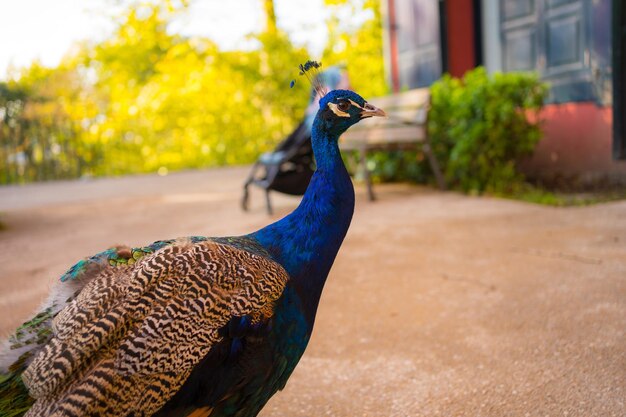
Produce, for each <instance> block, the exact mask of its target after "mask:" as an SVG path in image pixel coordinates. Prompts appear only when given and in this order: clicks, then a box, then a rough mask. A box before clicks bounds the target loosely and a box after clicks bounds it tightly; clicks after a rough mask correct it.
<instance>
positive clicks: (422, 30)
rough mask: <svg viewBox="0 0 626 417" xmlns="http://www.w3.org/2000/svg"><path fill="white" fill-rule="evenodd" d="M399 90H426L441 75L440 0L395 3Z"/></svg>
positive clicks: (414, 0) (398, 1) (401, 0)
mask: <svg viewBox="0 0 626 417" xmlns="http://www.w3.org/2000/svg"><path fill="white" fill-rule="evenodd" d="M396 24H397V28H396V34H397V39H398V51H399V54H398V55H399V56H398V66H399V76H400V88H403V89H405V88H408V89H410V88H417V87H425V86H429V85H430V84H432V83H433V82H434V81H436V80H437V79H439V77H441V74H442V64H441V36H440V31H439V0H396Z"/></svg>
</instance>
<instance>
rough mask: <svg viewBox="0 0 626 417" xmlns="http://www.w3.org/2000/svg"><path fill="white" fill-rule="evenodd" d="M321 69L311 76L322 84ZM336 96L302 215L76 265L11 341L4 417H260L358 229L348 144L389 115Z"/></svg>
mask: <svg viewBox="0 0 626 417" xmlns="http://www.w3.org/2000/svg"><path fill="white" fill-rule="evenodd" d="M317 67H319V64H318V63H315V62H312V61H309V62H307V63H306V64H305V65H303V66H301V70H302V73H304V74H305V75H307V76H309V78H310V79H313V81H315V77H314V76H312V75H311V74H312V72H311V71H314V70H315V69H316V68H317ZM318 87H319V85H318ZM324 93H325V95H324V96H323V97H322V99H321V100H320V109H319V111H318V112H317V115H316V117H315V120H314V123H313V129H312V144H313V150H314V154H315V158H316V161H317V169H316V172H315V174H314V175H313V177H312V179H311V182H310V184H309V187H308V189H307V191H306V193H305V195H304V197H303V199H302V201H301V203H300V205H299V206H298V207H297V208H296V209H295V210H294V211H293V212H292V213H291V214H289V215H288V216H286V217H285V218H283V219H281V220H279V221H277V222H275V223H273V224H270V225H269V226H267V227H264V228H262V229H260V230H258V231H256V232H254V233H251V234H249V235H245V236H237V237H220V238H208V237H199V236H194V237H187V238H180V239H172V240H163V241H158V242H155V243H153V244H151V245H148V246H145V247H140V248H130V247H125V246H120V247H115V248H111V249H108V250H106V251H104V252H101V253H99V254H96V255H94V256H92V257H90V258H87V259H84V260H81V261H80V262H78V263H77V264H76V265H74V266H73V267H72V268H70V269H69V270H68V271H67V273H65V274H64V275H63V276H62V277H61V282H60V283H59V284H58V285H57V286H56V287H54V288H53V291H52V293H51V295H50V297H49V299H48V301H47V302H46V304H45V306H44V308H43V309H42V311H41V312H40V313H39V314H37V315H36V316H35V317H33V318H32V319H31V320H30V321H28V322H26V323H24V324H23V325H22V326H20V327H19V328H18V329H17V330H16V331H15V333H14V334H13V335H12V336H11V337H10V338H9V340H8V347H7V349H6V352H5V353H4V355H3V357H2V358H0V415H1V416H6V417H14V416H22V415H26V416H31V417H32V416H58V417H61V416H63V417H70V416H72V417H73V416H160V417H167V416H189V417H208V416H211V417H218V416H219V417H222V416H223V417H226V416H233V417H235V416H236V417H245V416H256V415H257V414H258V413H259V411H260V410H261V408H262V407H263V406H264V405H265V403H266V402H267V401H268V400H269V399H270V397H271V396H272V395H274V394H275V393H276V392H277V391H278V390H281V389H282V388H283V387H284V386H285V384H286V383H287V379H288V378H289V376H290V375H291V373H292V372H293V370H294V368H295V366H296V364H297V363H298V361H299V359H300V358H301V356H302V354H303V353H304V350H305V348H306V346H307V343H308V342H309V339H310V337H311V332H312V331H313V324H314V321H315V315H316V311H317V307H318V303H319V299H320V295H321V292H322V288H323V286H324V283H325V281H326V278H327V276H328V273H329V271H330V268H331V266H332V264H333V262H334V260H335V257H336V255H337V252H338V251H339V248H340V246H341V243H342V241H343V239H344V237H345V235H346V232H347V231H348V227H349V225H350V221H351V219H352V214H353V211H354V189H353V186H352V182H351V180H350V177H349V175H348V172H347V171H346V168H345V166H344V164H343V162H342V159H341V155H340V153H339V147H338V143H337V142H338V139H339V136H340V135H341V134H342V133H343V132H344V131H345V130H346V129H348V128H349V127H350V126H351V125H353V124H355V123H357V122H359V120H361V119H364V118H367V117H371V116H384V112H383V111H382V110H380V109H378V108H376V107H374V106H372V105H370V104H368V103H367V102H366V101H365V100H364V99H363V98H362V97H361V96H359V95H358V94H356V93H354V92H352V91H347V90H334V91H331V92H327V93H326V92H324Z"/></svg>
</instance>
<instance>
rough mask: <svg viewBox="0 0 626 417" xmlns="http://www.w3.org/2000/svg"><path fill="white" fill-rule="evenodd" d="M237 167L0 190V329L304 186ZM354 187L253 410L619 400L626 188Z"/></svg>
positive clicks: (462, 407) (242, 226) (363, 410)
mask: <svg viewBox="0 0 626 417" xmlns="http://www.w3.org/2000/svg"><path fill="white" fill-rule="evenodd" d="M246 173H247V168H234V169H221V170H212V171H202V172H188V173H179V174H173V175H169V176H167V177H156V176H141V177H130V178H122V179H105V180H95V181H87V182H60V183H54V184H43V185H31V186H27V187H4V188H0V212H1V214H0V219H1V220H2V222H3V223H4V224H5V225H6V230H4V231H2V232H0V332H2V334H6V333H7V332H9V331H10V330H11V329H13V328H14V327H15V326H16V325H17V324H19V323H20V322H21V321H22V320H23V319H25V318H26V317H27V316H28V315H29V313H30V312H31V311H32V310H33V309H34V308H35V307H36V306H37V304H38V303H39V302H40V300H41V299H42V298H43V297H44V295H45V294H46V292H47V290H48V288H49V286H50V285H51V283H52V282H53V281H54V280H55V279H57V277H58V276H59V275H60V274H61V273H63V272H64V271H65V270H66V269H67V267H69V266H70V265H71V264H72V263H73V262H75V261H76V260H78V259H80V258H81V257H83V256H85V255H90V254H93V253H95V252H97V251H99V250H102V249H104V248H107V247H110V246H112V245H113V244H117V243H127V244H130V245H142V244H145V243H149V242H152V241H154V240H158V239H161V238H170V237H176V236H185V235H209V236H219V235H232V234H241V233H245V232H249V231H253V230H255V229H257V228H259V227H261V226H263V225H265V224H266V223H268V222H269V221H270V220H273V219H274V218H278V217H280V216H282V215H284V214H286V213H288V212H289V211H290V210H292V209H293V208H294V207H295V206H296V205H297V202H298V200H297V199H295V198H291V197H281V196H276V198H275V199H274V201H275V205H276V211H277V214H276V215H275V216H274V218H270V217H268V216H267V215H266V214H265V211H264V209H263V199H262V195H261V194H260V193H259V192H256V193H255V194H253V195H252V212H250V213H243V212H242V211H241V210H239V207H238V200H239V197H240V189H241V183H242V182H243V179H244V178H245V175H246ZM377 191H378V193H379V197H380V199H379V201H377V202H375V203H369V202H368V201H366V199H365V193H364V191H363V189H362V188H358V187H357V207H356V213H355V216H354V221H353V225H352V227H351V229H350V231H349V233H348V237H347V239H346V241H345V243H344V246H343V248H342V249H341V252H340V253H339V256H338V258H337V261H336V262H335V266H334V267H333V270H332V271H331V275H330V278H329V280H328V283H327V285H326V288H325V291H324V294H323V298H322V301H321V305H320V310H319V313H318V318H317V323H316V328H315V332H314V336H313V339H312V341H311V344H310V345H309V348H308V350H307V353H306V354H305V356H304V358H303V360H302V361H301V363H300V365H299V367H298V368H297V369H296V371H295V373H294V375H293V377H292V378H291V380H290V382H289V384H288V385H287V388H286V389H285V391H283V392H282V393H279V394H278V395H276V396H275V397H274V398H273V399H272V401H271V402H270V403H269V404H268V405H267V407H266V408H265V410H264V411H263V412H262V416H264V417H269V416H295V417H299V416H301V417H304V416H307V417H308V416H324V415H328V416H344V417H348V416H350V417H352V416H381V417H382V416H489V417H492V416H542V417H543V416H626V404H625V402H626V337H625V330H626V201H622V202H616V203H608V204H601V205H596V206H592V207H582V208H551V207H541V206H535V205H531V204H525V203H520V202H514V201H506V200H498V199H490V198H476V197H466V196H462V195H459V194H456V193H441V192H436V191H433V190H430V189H426V188H416V187H410V186H399V185H387V186H380V187H378V189H377Z"/></svg>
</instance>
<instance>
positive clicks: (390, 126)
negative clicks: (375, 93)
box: [340, 88, 430, 148]
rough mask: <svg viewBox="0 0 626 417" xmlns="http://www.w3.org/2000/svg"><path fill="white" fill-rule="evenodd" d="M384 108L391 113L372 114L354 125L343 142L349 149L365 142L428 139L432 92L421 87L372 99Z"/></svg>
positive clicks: (400, 141) (382, 142) (342, 138)
mask: <svg viewBox="0 0 626 417" xmlns="http://www.w3.org/2000/svg"><path fill="white" fill-rule="evenodd" d="M368 102H370V103H371V104H373V105H375V106H376V107H380V108H381V109H383V110H384V111H385V112H386V113H387V116H388V117H386V118H383V117H372V118H369V119H366V120H363V121H361V122H360V123H357V124H356V125H354V126H352V127H351V128H350V129H349V130H348V131H347V132H346V133H344V134H343V135H342V137H341V141H340V144H342V146H343V147H346V148H349V147H353V145H354V146H356V145H357V144H358V143H359V142H360V143H362V142H363V141H365V142H367V143H368V144H381V145H382V144H385V143H390V144H391V143H412V142H422V141H424V140H425V139H426V135H427V134H428V131H427V123H428V108H429V106H430V91H429V90H428V89H427V88H419V89H416V90H410V91H406V92H403V93H398V94H392V95H389V96H385V97H378V98H375V99H372V100H368Z"/></svg>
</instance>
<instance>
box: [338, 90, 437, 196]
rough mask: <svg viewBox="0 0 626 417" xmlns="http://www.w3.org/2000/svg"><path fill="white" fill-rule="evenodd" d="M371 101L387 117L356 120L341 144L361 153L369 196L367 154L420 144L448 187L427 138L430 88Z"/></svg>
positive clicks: (371, 190)
mask: <svg viewBox="0 0 626 417" xmlns="http://www.w3.org/2000/svg"><path fill="white" fill-rule="evenodd" d="M369 102H370V103H371V104H373V105H375V106H376V107H379V108H381V109H383V110H384V111H385V113H387V117H386V118H383V117H372V118H369V119H366V120H363V121H361V122H360V123H357V124H356V125H354V126H352V127H351V128H350V129H349V130H348V131H347V132H346V133H344V134H343V135H342V136H341V138H340V140H339V146H340V148H341V149H342V150H343V151H353V152H356V153H357V155H358V161H359V163H358V171H359V173H360V174H361V175H362V176H363V178H364V180H365V183H366V185H367V193H368V196H369V199H370V200H374V199H375V196H374V190H373V187H372V178H371V173H370V171H369V169H368V168H367V155H368V154H369V153H370V152H376V151H387V152H388V151H397V150H400V151H405V150H419V149H420V147H421V149H422V151H423V152H424V154H425V155H426V157H427V158H428V162H429V163H430V167H431V169H432V171H433V173H434V175H435V178H436V180H437V185H438V186H439V188H440V189H442V190H444V189H445V188H446V183H445V180H444V178H443V175H442V174H441V169H440V168H439V163H438V162H437V159H436V158H435V155H433V153H432V150H431V146H430V141H429V139H428V110H429V108H430V91H429V90H428V89H427V88H420V89H416V90H410V91H407V92H404V93H399V94H393V95H390V96H385V97H379V98H375V99H372V100H369Z"/></svg>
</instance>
